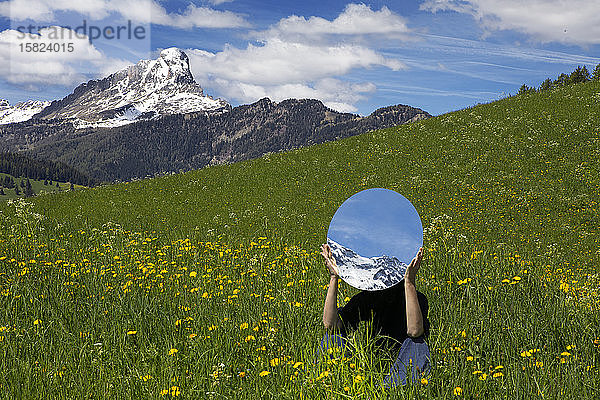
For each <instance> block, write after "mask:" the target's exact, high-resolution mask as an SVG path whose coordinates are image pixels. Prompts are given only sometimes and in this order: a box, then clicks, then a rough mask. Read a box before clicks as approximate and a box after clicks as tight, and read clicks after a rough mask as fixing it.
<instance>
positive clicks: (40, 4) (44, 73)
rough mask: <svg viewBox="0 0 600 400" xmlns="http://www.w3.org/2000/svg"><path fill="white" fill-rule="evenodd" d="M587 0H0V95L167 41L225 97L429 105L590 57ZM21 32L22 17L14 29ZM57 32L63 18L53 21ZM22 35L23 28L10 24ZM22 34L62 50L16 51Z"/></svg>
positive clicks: (359, 109) (62, 83)
mask: <svg viewBox="0 0 600 400" xmlns="http://www.w3.org/2000/svg"><path fill="white" fill-rule="evenodd" d="M598 15H600V2H598V1H597V0H572V1H569V2H566V1H563V0H529V1H522V0H494V1H492V0H424V1H371V2H365V3H359V2H346V1H336V0H334V1H312V0H307V1H302V2H299V1H271V0H269V1H256V0H230V1H223V0H210V1H209V0H206V1H158V0H131V1H127V2H119V1H116V0H87V1H85V2H78V1H72V2H57V1H52V0H30V1H25V0H4V1H0V53H2V59H3V60H4V61H6V60H8V62H3V63H2V64H0V98H4V99H7V100H9V101H10V102H11V104H13V103H15V102H17V101H23V100H27V99H36V100H51V99H56V98H62V97H64V96H65V95H67V94H69V93H70V92H71V91H72V90H73V88H74V87H75V86H77V85H78V84H79V83H82V82H84V81H87V80H89V79H95V78H100V77H103V76H105V75H107V74H109V73H111V72H114V71H116V70H118V69H120V68H124V67H125V66H127V65H130V64H133V63H136V62H137V61H138V60H140V59H143V58H146V59H147V58H155V57H157V56H158V54H159V52H160V50H161V49H164V48H168V47H178V48H181V49H183V50H184V51H186V53H187V54H188V56H189V58H190V63H191V69H192V73H193V74H194V77H195V79H196V80H197V81H198V82H199V83H200V84H201V85H202V87H203V88H204V89H205V92H206V94H209V95H212V96H214V97H221V98H223V99H225V100H227V101H229V102H230V103H231V104H233V105H238V104H245V103H250V102H253V101H256V100H258V99H260V98H262V97H270V98H271V99H273V100H275V101H280V100H283V99H285V98H291V97H293V98H307V97H308V98H318V99H320V100H322V101H323V102H324V103H325V104H326V105H328V106H330V107H332V108H334V109H336V110H339V111H346V112H355V113H359V114H362V115H367V114H369V113H371V112H372V111H374V110H375V109H377V108H379V107H383V106H388V105H392V104H407V105H411V106H415V107H419V108H422V109H424V110H425V111H428V112H430V113H432V114H434V115H439V114H442V113H445V112H449V111H453V110H457V109H461V108H464V107H468V106H471V105H474V104H477V103H485V102H490V101H493V100H495V99H498V98H502V97H504V96H506V95H508V94H509V93H513V94H514V93H516V92H517V91H518V88H519V87H520V86H521V84H523V83H525V84H527V85H529V86H539V84H540V83H541V82H542V81H543V80H544V79H545V78H546V77H551V78H553V79H554V78H556V76H557V75H558V74H559V73H562V72H570V71H572V70H573V69H575V68H576V67H577V66H578V65H586V66H587V67H588V69H589V70H592V69H593V68H594V67H595V66H596V65H597V64H599V63H600V24H598V17H597V16H598ZM83 20H85V21H86V22H87V23H88V26H95V27H98V28H100V29H103V28H106V27H109V26H110V27H119V26H125V25H126V24H127V23H128V21H130V22H131V23H132V26H135V27H137V26H139V27H142V28H144V32H145V33H146V35H145V36H144V37H143V38H142V39H139V40H136V39H134V40H125V39H118V40H117V39H103V38H98V39H96V40H92V42H91V43H90V41H89V40H88V39H89V36H90V35H91V33H90V31H86V33H87V34H88V37H80V38H75V39H74V40H71V39H70V38H69V39H64V38H63V39H62V40H61V41H58V40H56V38H50V30H49V28H48V29H46V30H42V31H41V32H39V33H38V32H37V30H35V31H34V32H32V35H29V36H26V37H25V38H24V39H23V38H22V37H18V36H19V35H18V34H19V32H17V30H16V29H17V28H19V27H25V26H27V24H32V25H34V26H57V27H59V26H61V27H65V26H69V27H71V28H72V29H74V28H75V27H77V26H78V25H81V22H82V21H83ZM21 31H22V29H21ZM62 32H65V31H62ZM22 36H24V35H22ZM23 41H25V42H27V41H29V42H36V41H37V42H42V41H46V42H47V43H53V44H55V43H60V45H61V46H64V45H68V43H69V41H71V42H72V43H73V46H74V51H72V52H65V51H60V50H61V49H64V47H63V48H60V47H59V48H58V49H59V51H58V52H55V53H52V54H48V53H46V54H42V53H39V52H26V51H25V52H24V51H22V48H20V47H19V45H20V44H21V43H24V42H23Z"/></svg>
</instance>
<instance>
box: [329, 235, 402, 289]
mask: <svg viewBox="0 0 600 400" xmlns="http://www.w3.org/2000/svg"><path fill="white" fill-rule="evenodd" d="M327 244H328V245H329V247H330V248H331V252H332V254H333V258H335V262H336V264H337V265H338V267H339V272H340V278H342V279H343V280H344V282H346V283H347V284H348V285H350V286H354V287H355V288H357V289H361V290H383V289H387V288H389V287H392V286H394V285H395V284H397V283H399V282H400V281H401V280H402V278H404V273H405V272H406V268H408V266H407V265H406V264H404V263H403V262H402V261H400V260H398V259H397V258H396V257H389V256H386V255H383V256H380V257H363V256H361V255H360V254H358V253H356V252H355V251H353V250H352V249H349V248H347V247H344V246H342V245H341V244H339V243H337V242H334V241H333V240H331V239H329V238H327Z"/></svg>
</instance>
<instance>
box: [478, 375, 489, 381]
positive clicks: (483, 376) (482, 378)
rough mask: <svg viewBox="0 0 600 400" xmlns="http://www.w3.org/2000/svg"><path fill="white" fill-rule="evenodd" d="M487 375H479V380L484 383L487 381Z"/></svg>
mask: <svg viewBox="0 0 600 400" xmlns="http://www.w3.org/2000/svg"><path fill="white" fill-rule="evenodd" d="M487 377H488V375H487V374H481V375H479V380H480V381H485V380H486V379H487Z"/></svg>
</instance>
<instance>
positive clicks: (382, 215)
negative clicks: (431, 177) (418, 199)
mask: <svg viewBox="0 0 600 400" xmlns="http://www.w3.org/2000/svg"><path fill="white" fill-rule="evenodd" d="M327 237H328V238H330V239H332V240H334V241H336V242H337V243H339V244H341V245H343V246H345V247H348V248H350V249H352V250H354V251H355V252H357V253H358V254H360V255H361V256H363V257H377V256H381V255H384V254H385V255H388V256H394V257H397V258H398V259H399V260H400V261H402V262H404V263H405V264H409V263H410V261H411V260H412V259H413V257H414V256H415V255H416V253H417V251H418V250H419V247H421V246H422V245H423V225H422V224H421V218H420V217H419V214H418V212H417V210H416V209H415V207H414V206H413V205H412V204H411V202H410V201H408V200H407V199H406V198H405V197H404V196H402V195H401V194H399V193H397V192H395V191H393V190H389V189H382V188H376V189H367V190H363V191H360V192H358V193H356V194H354V195H353V196H351V197H350V198H348V199H346V201H345V202H344V203H343V204H342V205H341V206H340V207H339V208H338V209H337V211H336V212H335V214H334V215H333V218H332V219H331V223H330V224H329V229H328V231H327Z"/></svg>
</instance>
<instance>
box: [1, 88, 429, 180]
mask: <svg viewBox="0 0 600 400" xmlns="http://www.w3.org/2000/svg"><path fill="white" fill-rule="evenodd" d="M428 117H430V115H429V114H428V113H426V112H425V111H423V110H420V109H418V108H413V107H409V106H404V105H397V106H392V107H386V108H383V109H379V110H377V111H375V112H374V113H372V114H371V115H369V116H368V117H360V116H358V115H355V114H345V113H339V112H336V111H333V110H331V109H329V108H327V107H325V106H324V105H323V103H321V102H320V101H318V100H294V99H290V100H285V101H282V102H280V103H274V102H272V101H271V100H269V99H262V100H260V101H258V102H256V103H253V104H249V105H243V106H239V107H235V108H233V109H232V110H231V111H230V112H226V113H221V114H207V113H204V112H201V113H192V114H184V115H181V114H180V115H167V116H164V117H162V118H159V119H156V120H150V121H139V122H136V123H135V124H130V125H125V126H121V127H117V128H112V129H107V128H86V129H75V128H74V127H73V126H72V124H70V123H69V122H68V121H65V120H60V119H53V120H48V121H46V120H40V119H38V120H31V121H26V122H23V123H20V124H11V125H5V126H0V150H2V149H4V150H8V151H28V152H29V154H32V155H36V156H37V157H39V158H43V159H50V160H58V161H62V162H64V163H67V164H69V165H72V166H73V167H75V168H77V169H79V170H80V171H82V172H84V173H86V174H89V175H90V176H92V177H94V178H97V179H100V180H108V181H112V180H129V179H132V178H136V177H145V176H149V175H150V176H152V175H154V174H157V173H164V172H172V171H175V172H176V171H179V170H189V169H195V168H201V167H204V166H206V165H209V164H219V163H226V162H233V161H239V160H247V159H250V158H256V157H260V156H261V155H263V154H265V153H268V152H278V151H282V150H288V149H292V148H296V147H302V146H307V145H310V144H315V143H322V142H326V141H330V140H335V139H338V138H342V137H348V136H353V135H358V134H361V133H364V132H367V131H369V130H373V129H379V128H386V127H391V126H396V125H400V124H403V123H406V122H411V121H417V120H419V119H423V118H428Z"/></svg>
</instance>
